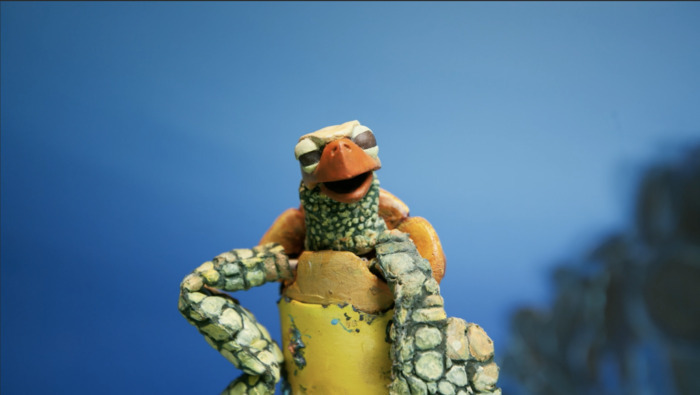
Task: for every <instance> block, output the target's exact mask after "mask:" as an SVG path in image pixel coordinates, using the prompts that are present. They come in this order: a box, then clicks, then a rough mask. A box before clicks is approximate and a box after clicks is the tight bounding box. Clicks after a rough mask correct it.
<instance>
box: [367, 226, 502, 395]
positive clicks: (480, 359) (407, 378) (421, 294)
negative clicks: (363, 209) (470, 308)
mask: <svg viewBox="0 0 700 395" xmlns="http://www.w3.org/2000/svg"><path fill="white" fill-rule="evenodd" d="M376 252H377V258H376V262H375V263H376V265H377V267H378V268H379V269H380V270H381V272H382V273H383V274H384V277H385V278H386V280H387V283H388V284H389V288H390V289H391V291H392V292H393V294H394V301H395V308H394V318H393V324H392V326H391V329H390V332H389V337H390V338H391V343H392V345H391V358H392V383H391V385H390V387H389V391H390V393H391V394H397V395H398V394H428V393H429V394H435V393H440V394H458V395H460V394H464V395H466V394H468V393H483V394H500V392H501V391H500V389H498V388H496V386H495V385H496V381H497V379H498V366H497V365H496V364H495V363H494V362H493V343H492V342H491V339H489V338H488V336H487V335H486V332H484V330H483V329H481V327H479V326H478V325H474V324H468V323H466V322H465V321H464V320H461V319H459V318H447V316H446V314H445V309H444V307H443V300H442V297H441V296H440V287H439V286H438V283H437V281H436V280H435V279H434V278H433V275H432V270H431V267H430V264H429V263H428V261H427V260H426V259H424V258H423V257H421V255H420V254H419V252H418V250H417V249H416V246H415V244H414V243H413V242H412V240H411V239H410V238H409V237H408V235H407V234H405V233H402V232H400V231H398V230H392V231H388V232H385V233H383V234H382V235H381V236H380V237H379V239H378V240H377V246H376Z"/></svg>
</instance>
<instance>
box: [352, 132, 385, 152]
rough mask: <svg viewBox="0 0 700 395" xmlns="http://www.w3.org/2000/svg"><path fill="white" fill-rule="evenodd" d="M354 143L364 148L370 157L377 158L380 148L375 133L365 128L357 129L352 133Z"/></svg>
mask: <svg viewBox="0 0 700 395" xmlns="http://www.w3.org/2000/svg"><path fill="white" fill-rule="evenodd" d="M351 137H352V142H353V143H355V144H357V146H358V147H360V148H362V149H363V150H364V151H365V152H366V153H367V154H368V155H369V156H371V157H373V158H375V159H376V158H377V153H379V147H377V140H376V139H375V138H374V133H372V131H371V130H369V129H367V127H365V126H358V127H355V129H353V131H352V136H351Z"/></svg>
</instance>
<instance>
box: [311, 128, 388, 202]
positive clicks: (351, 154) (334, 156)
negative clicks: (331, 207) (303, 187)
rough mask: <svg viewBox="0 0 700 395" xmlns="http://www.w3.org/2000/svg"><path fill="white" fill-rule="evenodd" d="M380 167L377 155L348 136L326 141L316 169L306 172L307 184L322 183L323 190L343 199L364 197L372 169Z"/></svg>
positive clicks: (342, 200)
mask: <svg viewBox="0 0 700 395" xmlns="http://www.w3.org/2000/svg"><path fill="white" fill-rule="evenodd" d="M380 167H381V164H380V162H379V160H378V159H374V158H372V157H371V156H369V155H367V153H365V151H364V150H363V149H362V148H360V147H359V146H357V144H355V143H353V142H352V141H351V140H350V139H348V138H342V139H339V140H334V141H332V142H330V143H328V144H327V145H326V147H325V148H324V149H323V153H322V154H321V159H320V160H319V162H318V166H317V167H316V170H314V172H313V173H311V174H304V182H306V184H307V185H309V184H311V185H313V184H316V183H321V192H323V193H324V194H325V195H327V196H328V197H330V198H331V199H334V200H337V201H339V202H342V203H354V202H357V201H359V200H360V199H362V198H363V197H364V196H365V195H366V194H367V191H369V187H370V186H371V185H372V174H371V172H372V171H374V170H377V169H379V168H380Z"/></svg>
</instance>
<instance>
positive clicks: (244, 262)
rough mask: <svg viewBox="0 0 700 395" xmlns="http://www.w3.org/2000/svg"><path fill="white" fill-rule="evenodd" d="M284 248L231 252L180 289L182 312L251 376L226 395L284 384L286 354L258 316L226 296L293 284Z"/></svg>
mask: <svg viewBox="0 0 700 395" xmlns="http://www.w3.org/2000/svg"><path fill="white" fill-rule="evenodd" d="M292 269H293V268H292V267H290V263H289V260H288V258H287V256H286V255H285V254H284V249H283V248H282V246H280V245H278V244H275V243H270V244H265V245H262V246H258V247H255V248H253V249H238V250H232V251H229V252H225V253H223V254H221V255H219V256H217V257H216V258H214V259H213V260H211V261H207V262H205V263H203V264H202V265H201V266H200V267H198V268H197V269H195V271H194V272H192V273H191V274H190V275H188V276H187V277H185V279H184V280H183V281H182V284H181V285H180V300H179V303H178V307H179V310H180V312H181V313H182V315H183V316H185V318H186V319H187V321H189V322H190V324H192V325H194V326H195V327H197V329H198V330H199V332H200V333H201V334H202V335H204V337H205V339H206V340H207V343H209V344H210V345H211V346H212V347H214V348H215V349H216V350H218V351H219V352H220V353H221V354H222V355H223V356H224V357H225V358H226V359H228V360H229V361H230V362H231V363H233V365H234V366H236V367H237V368H239V369H241V370H242V371H243V372H244V373H245V374H244V375H243V376H241V377H240V378H238V379H237V380H235V381H234V382H232V383H231V384H230V385H229V386H228V387H227V388H226V389H225V390H224V392H223V393H224V394H272V393H274V390H275V384H276V383H277V382H278V381H279V379H280V374H281V370H280V369H281V365H282V362H283V356H282V352H281V351H280V349H279V347H278V346H277V344H276V343H275V342H274V341H273V340H272V339H271V337H270V334H269V333H268V331H267V330H266V329H265V328H264V327H263V326H262V325H260V324H259V323H258V322H257V320H256V319H255V317H254V316H253V314H251V313H250V312H249V311H248V310H246V309H244V308H243V307H241V306H240V305H239V304H238V302H237V301H236V300H234V299H233V298H231V297H230V296H228V295H227V294H224V293H220V292H218V291H216V289H220V290H224V291H230V292H235V291H242V290H247V289H250V288H251V287H255V286H258V285H262V284H263V283H265V282H268V281H278V280H284V279H291V278H292V277H293V271H292Z"/></svg>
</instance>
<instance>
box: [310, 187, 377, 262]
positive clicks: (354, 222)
mask: <svg viewBox="0 0 700 395" xmlns="http://www.w3.org/2000/svg"><path fill="white" fill-rule="evenodd" d="M299 198H300V200H301V203H302V206H303V207H304V213H305V217H306V245H305V247H306V249H307V250H309V251H321V250H336V251H351V252H354V253H355V254H358V255H361V254H365V253H367V252H370V251H371V250H372V249H373V248H374V245H375V244H376V240H377V236H379V234H381V233H382V232H383V231H385V230H386V229H387V228H386V223H385V222H384V220H383V219H381V218H380V217H379V214H378V212H379V180H377V178H376V177H375V178H374V179H373V180H372V186H371V187H370V189H369V192H368V193H367V195H365V197H364V198H362V200H360V201H358V202H355V203H349V204H346V203H340V202H336V201H335V200H333V199H331V198H329V197H327V196H325V195H323V194H322V193H321V192H320V189H319V187H318V186H317V187H315V188H314V189H311V190H310V189H308V188H306V186H304V184H303V183H302V185H301V187H300V188H299Z"/></svg>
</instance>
